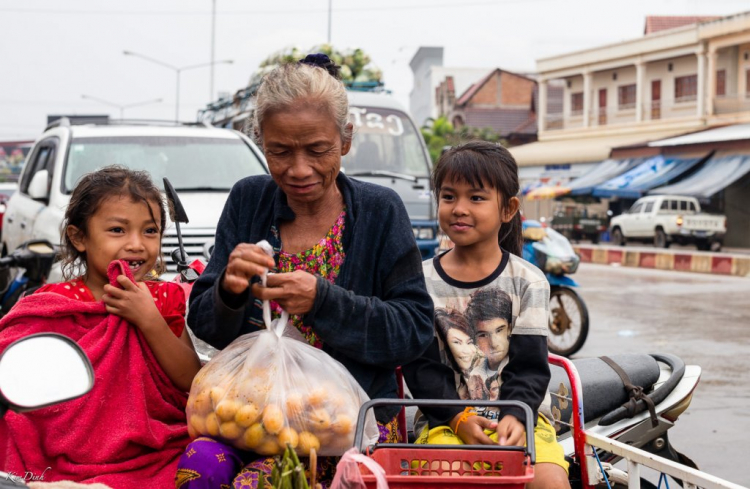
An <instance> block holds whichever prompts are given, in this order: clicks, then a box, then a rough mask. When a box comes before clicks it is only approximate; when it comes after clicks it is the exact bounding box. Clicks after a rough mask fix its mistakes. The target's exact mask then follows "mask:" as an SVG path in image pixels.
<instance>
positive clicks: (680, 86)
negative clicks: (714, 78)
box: [674, 75, 698, 102]
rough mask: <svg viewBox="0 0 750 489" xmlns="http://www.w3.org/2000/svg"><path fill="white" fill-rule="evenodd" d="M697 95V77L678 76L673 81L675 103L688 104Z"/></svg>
mask: <svg viewBox="0 0 750 489" xmlns="http://www.w3.org/2000/svg"><path fill="white" fill-rule="evenodd" d="M697 95H698V75H688V76H678V77H676V78H675V79H674V100H675V102H690V101H692V100H695V99H696V96H697Z"/></svg>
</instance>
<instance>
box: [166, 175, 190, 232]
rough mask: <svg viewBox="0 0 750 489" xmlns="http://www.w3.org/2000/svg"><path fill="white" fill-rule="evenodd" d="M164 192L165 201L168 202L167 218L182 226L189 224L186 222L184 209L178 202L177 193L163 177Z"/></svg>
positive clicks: (186, 217)
mask: <svg viewBox="0 0 750 489" xmlns="http://www.w3.org/2000/svg"><path fill="white" fill-rule="evenodd" d="M164 192H166V194H167V200H168V201H169V218H170V219H172V222H181V223H183V224H187V223H188V222H190V221H188V216H187V212H185V208H184V207H182V202H180V197H179V196H178V195H177V191H176V190H175V189H174V187H173V186H172V184H171V183H170V182H169V179H168V178H167V177H164Z"/></svg>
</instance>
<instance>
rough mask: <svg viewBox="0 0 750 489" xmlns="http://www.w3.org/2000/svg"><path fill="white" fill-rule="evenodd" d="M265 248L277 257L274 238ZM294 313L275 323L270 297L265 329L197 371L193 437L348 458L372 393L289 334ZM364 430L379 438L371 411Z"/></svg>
mask: <svg viewBox="0 0 750 489" xmlns="http://www.w3.org/2000/svg"><path fill="white" fill-rule="evenodd" d="M258 245H259V246H261V247H264V246H265V248H264V249H266V251H267V252H268V251H271V253H270V254H271V255H272V250H271V249H270V245H268V243H266V242H261V243H258ZM265 282H266V276H265V275H264V276H263V277H262V284H263V285H264V286H265ZM288 318H289V316H288V314H287V313H286V312H285V311H284V312H283V313H282V315H281V317H280V318H279V319H276V320H274V321H271V309H270V305H269V304H268V302H267V301H266V302H264V303H263V321H264V322H265V324H266V329H265V330H263V331H259V332H256V333H250V334H247V335H244V336H241V337H239V338H237V339H236V340H235V341H233V342H232V343H231V344H230V345H229V346H228V347H226V348H225V349H224V350H222V351H221V352H219V353H218V354H217V355H216V356H214V358H213V359H212V360H211V361H210V362H208V363H207V364H206V365H205V366H204V367H203V368H202V369H201V370H200V372H198V375H196V377H195V380H193V385H192V388H191V389H190V397H189V399H188V404H187V418H188V431H189V432H190V435H191V436H192V437H197V436H210V437H212V438H216V439H219V440H221V441H223V442H225V443H227V444H229V445H232V446H234V447H236V448H239V449H242V450H251V451H253V452H256V453H259V454H261V455H277V454H280V453H283V452H284V450H285V449H286V445H287V443H288V444H291V445H292V447H293V448H294V449H295V451H296V452H297V454H299V455H308V454H309V453H310V449H312V448H315V450H316V451H317V452H318V454H320V455H324V456H328V455H342V454H343V453H344V452H345V451H346V450H348V449H349V448H351V447H352V445H353V442H354V430H355V424H356V422H357V415H358V413H359V408H360V406H362V404H364V403H365V402H367V401H368V400H369V398H368V397H367V394H366V393H365V392H364V390H362V388H361V387H360V386H359V384H358V383H357V381H356V380H355V379H354V377H352V375H351V374H350V373H349V371H348V370H346V368H345V367H344V366H343V365H342V364H340V363H339V362H337V361H336V360H334V359H333V358H331V357H330V356H329V355H328V354H327V353H325V352H324V351H322V350H319V349H317V348H315V347H313V346H310V345H309V344H307V343H306V342H303V341H299V340H298V339H294V338H293V337H290V335H289V334H288V333H287V334H286V335H285V334H284V332H285V329H287V323H288ZM293 328H294V327H293V326H291V327H289V329H290V330H291V329H293ZM292 336H293V335H292ZM364 434H365V436H364V439H365V443H368V444H369V443H374V442H375V441H376V440H377V437H378V427H377V423H376V422H375V416H374V415H373V414H372V411H370V412H369V413H368V417H367V420H366V423H365V433H364Z"/></svg>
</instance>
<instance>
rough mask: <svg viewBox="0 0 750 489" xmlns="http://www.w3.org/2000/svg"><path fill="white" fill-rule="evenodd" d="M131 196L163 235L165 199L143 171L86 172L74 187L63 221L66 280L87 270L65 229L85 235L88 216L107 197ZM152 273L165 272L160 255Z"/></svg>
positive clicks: (109, 169)
mask: <svg viewBox="0 0 750 489" xmlns="http://www.w3.org/2000/svg"><path fill="white" fill-rule="evenodd" d="M118 196H125V197H130V198H131V199H132V200H133V202H143V203H144V204H146V208H147V209H148V212H149V214H150V215H151V219H153V221H154V224H156V225H157V226H158V228H159V235H160V236H162V235H163V234H164V226H166V223H167V216H166V213H165V212H164V199H163V198H162V195H161V192H160V191H159V189H158V188H157V187H156V185H154V182H152V181H151V175H149V173H148V172H146V171H136V170H131V169H129V168H125V167H122V166H107V167H104V168H102V169H100V170H97V171H95V172H91V173H87V174H86V175H84V176H83V177H82V178H81V180H80V181H79V182H78V184H77V185H76V188H75V189H74V190H73V194H72V195H71V196H70V203H69V204H68V208H67V209H66V210H65V218H64V219H63V222H62V227H61V234H62V249H61V250H60V255H61V258H62V272H63V278H64V279H65V280H71V279H72V278H75V277H77V276H79V275H81V274H82V273H83V271H84V270H85V269H86V252H80V251H78V250H77V249H76V248H75V246H73V242H72V241H71V239H70V237H69V236H68V232H67V229H68V226H75V227H76V228H78V231H79V232H80V233H81V235H82V236H88V224H89V220H90V219H91V216H93V215H94V214H96V213H97V211H98V210H99V208H100V207H101V205H102V202H104V200H106V199H108V198H110V197H118ZM149 202H152V203H155V204H158V207H159V210H160V215H159V218H158V219H157V218H156V216H154V213H153V211H152V210H151V206H150V205H148V203H149ZM154 268H155V272H156V273H157V274H160V273H161V272H163V271H164V261H163V260H162V256H161V253H159V257H158V258H157V260H156V266H155V267H154Z"/></svg>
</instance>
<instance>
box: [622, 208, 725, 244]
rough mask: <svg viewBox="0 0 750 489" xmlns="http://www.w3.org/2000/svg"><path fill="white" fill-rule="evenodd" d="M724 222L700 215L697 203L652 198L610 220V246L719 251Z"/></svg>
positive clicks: (719, 217) (711, 216)
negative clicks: (691, 247)
mask: <svg viewBox="0 0 750 489" xmlns="http://www.w3.org/2000/svg"><path fill="white" fill-rule="evenodd" d="M726 223H727V219H726V217H724V216H721V215H712V214H704V213H701V205H700V203H699V202H698V199H695V198H693V197H684V196H679V195H652V196H649V197H643V198H641V199H638V200H637V201H636V202H635V204H633V207H631V208H630V210H628V211H627V212H626V213H625V214H621V215H619V216H616V217H614V218H612V221H611V222H610V225H609V228H610V236H611V239H612V243H614V244H617V245H621V246H624V245H625V243H626V242H627V241H628V240H633V241H651V242H653V243H654V246H656V247H657V248H668V247H669V245H670V244H671V243H678V244H695V245H696V246H697V247H698V249H699V250H713V251H719V250H720V249H721V246H722V244H723V241H724V234H725V233H726V232H727V226H726Z"/></svg>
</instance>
